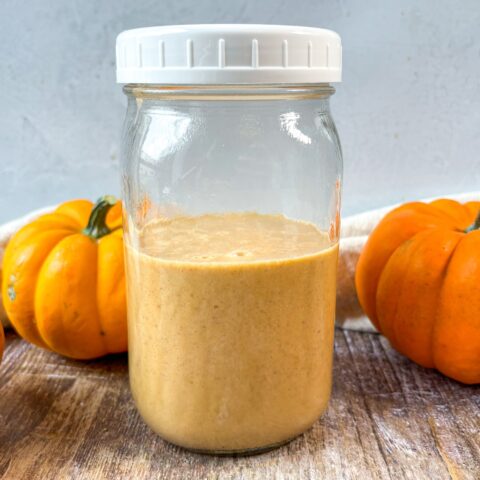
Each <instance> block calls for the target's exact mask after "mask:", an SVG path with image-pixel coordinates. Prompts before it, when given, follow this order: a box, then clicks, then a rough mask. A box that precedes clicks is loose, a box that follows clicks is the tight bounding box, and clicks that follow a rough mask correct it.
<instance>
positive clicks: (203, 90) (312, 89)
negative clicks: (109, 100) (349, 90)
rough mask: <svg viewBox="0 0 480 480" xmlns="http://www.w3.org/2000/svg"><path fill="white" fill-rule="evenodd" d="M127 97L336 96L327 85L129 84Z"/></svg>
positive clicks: (232, 98)
mask: <svg viewBox="0 0 480 480" xmlns="http://www.w3.org/2000/svg"><path fill="white" fill-rule="evenodd" d="M123 92H124V93H125V94H126V95H129V96H134V97H141V98H152V99H159V100H160V99H161V100H172V99H176V100H179V99H185V100H248V99H252V100H268V99H272V100H273V99H277V100H279V99H286V98H288V99H298V100H300V99H309V98H312V99H313V98H315V99H322V98H323V99H325V98H328V97H330V96H331V95H333V94H334V93H335V88H334V87H333V86H332V85H330V84H329V83H319V84H291V85H288V84H266V85H250V84H248V85H245V84H237V85H233V84H227V85H223V84H219V85H196V84H192V85H160V84H141V83H129V84H126V85H124V86H123Z"/></svg>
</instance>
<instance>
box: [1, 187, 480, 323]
mask: <svg viewBox="0 0 480 480" xmlns="http://www.w3.org/2000/svg"><path fill="white" fill-rule="evenodd" d="M442 198H453V199H455V200H458V201H460V202H467V201H469V200H479V199H480V192H472V193H463V194H458V195H447V196H442ZM428 200H431V199H428ZM396 206H397V205H391V206H389V207H384V208H379V209H376V210H370V211H368V212H364V213H360V214H357V215H352V216H350V217H346V218H344V219H343V220H342V238H341V240H340V258H339V262H338V280H337V316H336V321H337V325H338V326H340V327H342V328H347V329H352V330H364V331H375V328H374V327H373V325H372V324H371V323H370V321H369V320H368V318H367V317H366V316H365V315H363V312H362V309H361V308H360V305H359V303H358V300H357V295H356V292H355V282H354V277H355V267H356V265H357V261H358V257H359V255H360V252H361V250H362V248H363V245H365V242H366V241H367V238H368V235H369V234H370V232H371V231H372V229H373V228H374V227H375V225H377V223H378V222H379V221H380V220H381V219H382V217H383V216H384V215H385V214H386V213H387V212H389V211H390V210H391V209H392V208H395V207H396ZM54 208H55V207H46V208H42V209H40V210H36V211H34V212H31V213H29V214H28V215H26V216H24V217H22V218H19V219H17V220H14V221H12V222H9V223H5V224H3V225H0V262H1V259H2V257H3V251H4V249H5V246H6V244H7V242H8V240H9V238H10V237H11V235H12V234H13V233H14V232H15V231H16V230H18V229H19V228H20V227H22V226H23V225H25V224H26V223H28V222H31V221H32V220H33V219H35V218H37V217H38V216H39V215H42V214H44V213H47V212H50V211H52V210H53V209H54ZM0 278H1V270H0ZM0 320H1V322H2V323H3V324H4V325H7V323H8V320H7V318H6V315H5V311H4V309H3V306H2V302H1V297H0Z"/></svg>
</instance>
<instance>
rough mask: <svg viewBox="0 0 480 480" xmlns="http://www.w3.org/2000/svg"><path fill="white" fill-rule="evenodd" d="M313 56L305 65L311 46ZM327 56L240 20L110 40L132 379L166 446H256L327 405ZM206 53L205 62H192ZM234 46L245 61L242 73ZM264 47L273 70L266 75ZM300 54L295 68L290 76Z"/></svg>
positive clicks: (333, 220) (327, 39) (333, 136)
mask: <svg viewBox="0 0 480 480" xmlns="http://www.w3.org/2000/svg"><path fill="white" fill-rule="evenodd" d="M132 32H133V33H132ZM152 39H153V40H152ZM335 42H337V43H335ZM132 43H134V45H135V48H134V49H133V50H132V49H130V48H131V44H132ZM285 44H287V47H285ZM324 44H328V45H329V46H327V50H328V48H330V53H329V54H327V60H326V61H327V65H324V64H321V65H318V63H321V61H320V60H321V59H319V58H317V57H314V55H313V53H312V50H315V48H319V45H320V46H322V45H324ZM139 45H140V47H139ZM151 45H154V46H155V48H157V50H156V51H155V55H154V54H151V51H152V48H154V47H151ZM179 45H180V46H185V45H186V48H185V49H183V50H182V48H180V47H179ZM312 45H313V47H312ZM332 45H334V46H336V48H337V50H335V49H334V48H333V47H332ZM262 47H263V49H262ZM340 48H341V47H340V43H339V39H338V36H337V35H336V34H334V33H333V32H330V31H326V30H321V29H309V28H300V27H264V26H248V25H247V26H225V25H221V26H189V27H170V28H168V27H155V28H150V29H141V30H134V31H128V32H124V33H123V34H121V35H120V36H119V38H118V40H117V64H118V78H119V81H120V82H121V83H127V85H126V86H125V87H124V92H125V93H126V94H127V96H128V111H127V116H126V121H125V126H124V143H123V153H122V179H123V201H124V231H125V255H126V272H127V303H128V335H129V371H130V384H131V389H132V393H133V397H134V400H135V403H136V405H137V408H138V410H139V411H140V413H141V415H142V417H143V418H144V419H145V421H146V422H147V423H148V425H150V426H151V427H152V428H153V429H154V430H155V431H156V432H158V433H159V434H160V435H161V436H162V437H163V438H165V439H166V440H168V441H170V442H172V443H175V444H177V445H180V446H183V447H186V448H189V449H192V450H197V451H202V452H209V453H231V452H253V451H259V450H264V449H268V448H271V447H274V446H277V445H280V444H282V443H284V442H286V441H288V440H290V439H292V438H294V437H295V436H297V435H299V434H300V433H302V432H303V431H305V430H306V429H308V428H309V427H310V426H311V425H312V424H313V423H314V422H315V421H316V420H317V419H318V418H319V417H320V415H321V414H322V413H323V412H324V410H325V408H326V406H327V402H328V399H329V396H330V389H331V376H332V356H333V333H334V312H335V284H336V267H337V252H338V237H339V218H340V215H339V211H340V192H341V179H342V158H341V149H340V144H339V140H338V137H337V132H336V129H335V125H334V123H333V120H332V117H331V115H330V110H329V97H330V96H331V95H332V94H333V92H334V89H333V87H332V86H331V85H330V83H331V82H332V81H338V80H339V79H340V78H339V76H340V64H339V62H340V60H339V58H340V57H339V55H340V53H339V49H340ZM129 49H130V50H129ZM210 49H216V51H217V50H218V51H217V53H218V57H217V58H218V62H219V65H217V66H215V65H213V66H211V65H210V66H209V65H207V66H205V65H203V64H201V62H202V61H203V62H206V63H208V61H209V60H208V58H210V57H208V55H209V52H210ZM247 49H249V50H248V51H249V55H250V57H248V55H247V54H245V55H246V57H248V59H247V61H248V62H251V65H244V64H242V63H241V61H243V60H242V58H244V57H242V55H240V53H239V52H243V51H244V50H247ZM278 50H280V51H281V52H283V56H282V59H283V60H279V61H282V62H283V66H282V67H281V68H280V67H279V66H278V65H273V66H272V65H271V64H272V62H273V61H274V60H275V59H276V58H278V56H275V55H277V53H278ZM286 50H287V53H285V51H286ZM129 52H130V53H129ZM132 52H133V53H132ZM145 52H150V53H149V55H151V57H148V56H147V55H146V54H145ZM182 52H183V53H182ZM197 52H199V53H197ZM243 53H245V52H243ZM130 54H131V55H130ZM175 54H177V56H175ZM300 54H304V57H305V60H304V63H305V65H300V66H296V67H294V66H291V63H292V62H293V58H297V57H298V56H301V55H300ZM129 55H130V57H129ZM142 55H144V57H142ZM182 55H184V56H182ZM202 55H203V56H202ZM222 55H223V59H222ZM235 55H237V56H238V57H239V58H240V59H239V60H238V59H237V60H235V59H236V57H235ZM329 55H330V59H328V57H329ZM285 57H287V58H288V59H289V60H290V61H289V63H288V65H285ZM337 57H338V58H337ZM193 58H195V59H196V61H197V62H198V63H194V61H193ZM205 58H207V60H205ZM302 58H303V57H302ZM312 58H313V59H316V61H317V64H315V63H314V62H313V61H312ZM322 58H323V57H322ZM332 58H333V60H332ZM149 59H150V62H153V63H154V67H152V66H151V65H149V62H148V60H149ZM152 59H153V60H152ZM228 59H230V62H231V63H233V65H229V60H228ZM334 60H335V61H336V62H337V63H335V61H334ZM168 61H171V62H172V64H171V65H169V64H168ZM262 61H263V63H262ZM155 62H157V63H158V64H157V63H155ZM182 62H185V63H186V66H184V65H183V64H182ZM235 62H237V63H235ZM329 62H330V63H329ZM222 63H223V66H222ZM328 63H329V64H330V67H329V66H328ZM332 64H334V65H333V66H332ZM262 65H266V66H263V67H262ZM334 67H337V70H335V69H334ZM129 68H130V70H129ZM262 68H263V70H262ZM147 70H148V71H147ZM152 72H153V73H152ZM302 73H303V76H302ZM302 79H303V80H302ZM195 80H196V81H195ZM314 80H315V81H314ZM167 84H168V85H167Z"/></svg>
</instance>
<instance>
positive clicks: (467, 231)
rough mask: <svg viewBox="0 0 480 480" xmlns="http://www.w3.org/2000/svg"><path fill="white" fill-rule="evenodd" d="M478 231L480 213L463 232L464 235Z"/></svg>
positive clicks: (479, 227)
mask: <svg viewBox="0 0 480 480" xmlns="http://www.w3.org/2000/svg"><path fill="white" fill-rule="evenodd" d="M478 229H480V212H478V214H477V218H476V219H475V221H474V222H473V223H472V224H471V225H470V226H469V227H468V228H467V229H466V230H465V233H469V232H472V231H473V230H478Z"/></svg>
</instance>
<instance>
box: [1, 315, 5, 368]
mask: <svg viewBox="0 0 480 480" xmlns="http://www.w3.org/2000/svg"><path fill="white" fill-rule="evenodd" d="M4 348H5V334H4V333H3V325H2V324H1V323H0V362H1V361H2V357H3V349H4Z"/></svg>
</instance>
